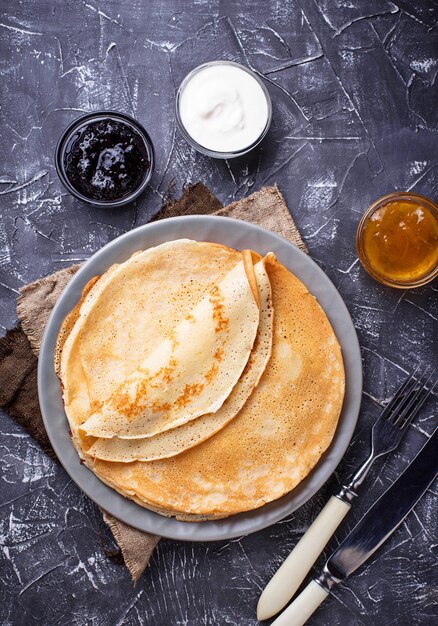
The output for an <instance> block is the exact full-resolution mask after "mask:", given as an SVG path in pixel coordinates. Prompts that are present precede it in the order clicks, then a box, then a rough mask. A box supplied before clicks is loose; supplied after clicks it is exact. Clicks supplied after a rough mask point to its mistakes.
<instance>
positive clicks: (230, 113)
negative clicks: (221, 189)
mask: <svg viewBox="0 0 438 626" xmlns="http://www.w3.org/2000/svg"><path fill="white" fill-rule="evenodd" d="M177 112H178V114H179V122H180V124H181V126H182V130H183V132H184V131H185V133H184V134H185V135H186V138H187V139H188V140H189V141H190V140H192V143H193V145H195V147H197V148H198V149H201V148H204V149H205V150H202V149H201V152H205V153H206V154H211V155H212V156H219V157H221V156H222V157H230V156H237V155H238V154H243V153H245V152H247V151H248V150H249V149H250V148H252V147H254V145H256V144H257V143H258V142H259V141H261V139H262V138H263V137H264V135H265V134H266V132H267V130H268V128H269V124H270V118H271V102H270V99H269V95H268V92H267V91H266V88H265V87H264V85H263V83H262V82H261V81H260V80H259V79H258V77H257V76H256V75H255V74H254V73H253V72H251V71H250V70H247V69H246V68H244V67H243V66H241V65H238V64H237V63H229V62H226V61H215V62H214V63H207V64H206V65H201V66H200V67H198V68H196V69H195V70H193V72H191V73H190V74H189V75H188V76H187V77H186V79H185V80H184V81H183V83H182V85H181V87H180V91H179V94H178V97H177ZM196 144H197V145H196Z"/></svg>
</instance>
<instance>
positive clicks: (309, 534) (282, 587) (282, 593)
mask: <svg viewBox="0 0 438 626" xmlns="http://www.w3.org/2000/svg"><path fill="white" fill-rule="evenodd" d="M350 507H351V505H350V504H348V503H347V502H344V500H341V499H340V498H337V497H336V496H332V497H331V498H330V500H329V501H328V502H327V504H326V505H325V507H324V508H323V509H322V511H321V513H320V514H319V515H318V517H317V518H316V519H315V521H314V522H313V523H312V524H311V526H309V528H308V529H307V531H306V532H305V533H304V535H303V536H302V537H301V539H300V540H299V542H298V543H297V544H296V546H295V548H294V549H293V550H292V552H291V553H290V554H289V556H288V557H287V558H286V560H285V561H284V563H283V564H282V565H281V566H280V567H279V569H278V570H277V571H276V573H275V574H274V576H273V577H272V578H271V580H270V581H269V583H268V584H267V585H266V587H265V589H264V591H263V592H262V595H261V596H260V598H259V601H258V604H257V619H259V620H264V619H268V618H269V617H272V616H273V615H275V614H276V613H278V612H279V611H281V609H282V608H283V607H284V606H286V604H287V603H288V602H289V600H290V599H291V598H292V596H293V595H294V593H295V592H296V590H297V589H298V587H299V586H300V585H301V583H302V582H303V580H304V578H305V577H306V575H307V573H308V572H309V570H310V568H311V567H312V565H313V564H314V563H315V561H316V559H317V558H318V556H319V555H320V554H321V552H322V551H323V549H324V548H325V546H326V544H327V543H328V541H329V539H330V537H331V536H332V535H333V533H334V532H335V530H336V528H337V527H338V526H339V524H340V523H341V522H342V520H343V519H344V517H345V516H346V515H347V513H348V511H349V510H350Z"/></svg>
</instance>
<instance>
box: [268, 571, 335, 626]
mask: <svg viewBox="0 0 438 626" xmlns="http://www.w3.org/2000/svg"><path fill="white" fill-rule="evenodd" d="M327 596H328V591H326V590H325V589H323V588H322V587H321V585H319V584H318V583H317V582H316V580H311V581H310V583H309V584H308V585H307V587H306V588H305V589H304V591H302V592H301V593H300V595H299V596H298V597H297V599H296V600H294V601H293V602H292V604H291V605H290V606H288V607H287V609H286V610H285V611H283V613H282V614H281V615H279V616H278V617H277V619H276V620H274V622H272V624H271V626H303V624H305V623H306V622H307V620H308V619H309V617H310V616H311V615H312V613H314V611H316V609H317V608H318V607H319V605H320V604H321V603H322V602H324V600H325V599H326V598H327Z"/></svg>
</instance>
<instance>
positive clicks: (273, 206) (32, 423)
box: [0, 183, 307, 583]
mask: <svg viewBox="0 0 438 626" xmlns="http://www.w3.org/2000/svg"><path fill="white" fill-rule="evenodd" d="M193 214H197V215H225V216H227V217H232V218H237V219H241V220H246V221H248V222H252V223H253V224H258V225H260V226H263V227H264V228H267V229H269V230H272V231H273V232H276V233H278V234H279V235H281V236H282V237H284V238H285V239H288V240H289V241H291V242H292V243H294V244H295V245H297V246H298V247H299V248H301V249H302V250H304V251H305V252H307V249H306V247H305V244H304V243H303V241H302V239H301V237H300V234H299V232H298V230H297V228H296V226H295V224H294V222H293V220H292V218H291V216H290V214H289V211H288V209H287V206H286V204H285V201H284V198H283V196H282V195H281V193H280V191H279V189H278V187H277V186H275V187H263V189H261V190H260V191H258V192H256V193H253V194H252V195H251V196H249V197H248V198H244V199H243V200H239V201H237V202H234V203H233V204H230V205H228V206H226V207H222V205H221V203H220V202H219V200H218V199H217V198H216V197H215V196H214V195H213V194H212V193H211V192H210V191H209V190H208V189H207V188H206V187H205V186H204V185H202V184H201V183H197V184H196V185H193V186H191V187H188V188H187V189H186V190H185V192H184V194H183V196H182V197H181V198H180V199H179V200H171V201H169V202H167V204H166V205H165V206H164V207H163V208H162V209H161V210H160V212H159V213H158V215H157V216H156V217H155V218H154V219H155V220H156V219H163V218H166V217H173V216H176V215H193ZM79 267H80V266H79V265H74V266H73V267H69V268H67V269H63V270H60V271H59V272H56V273H55V274H51V275H50V276H47V277H45V278H40V279H39V280H37V281H35V282H34V283H31V284H30V285H26V286H25V287H23V288H22V289H21V290H20V291H21V292H20V295H19V297H18V298H17V314H18V319H19V321H20V325H19V326H17V327H16V328H14V329H12V330H9V331H8V332H7V333H6V335H5V336H4V337H3V338H1V339H0V406H1V407H2V408H3V409H4V410H5V411H6V413H7V414H8V415H9V416H10V417H12V418H13V419H14V420H16V421H17V422H18V423H19V424H21V425H22V426H24V428H26V429H27V430H28V431H29V433H30V434H31V435H32V436H33V437H34V438H35V439H36V440H37V441H38V443H39V444H40V445H41V447H42V448H43V450H44V451H45V452H46V453H47V454H49V455H50V456H51V457H52V458H54V459H56V456H55V453H54V452H53V450H52V447H51V445H50V441H49V439H48V437H47V434H46V431H45V429H44V424H43V421H42V417H41V413H40V409H39V404H38V392H37V364H38V358H37V357H38V353H39V349H40V344H41V339H42V336H43V333H44V329H45V327H46V323H47V320H48V318H49V315H50V313H51V311H52V309H53V306H54V305H55V302H56V300H57V299H58V297H59V295H60V294H61V292H62V290H63V289H64V287H65V286H66V285H67V283H68V281H69V280H70V278H71V277H72V276H73V274H75V272H77V270H78V269H79ZM103 519H104V520H105V522H106V523H107V524H108V526H109V528H110V529H111V531H112V533H113V535H114V538H115V540H116V542H117V544H118V546H119V548H120V550H121V554H122V556H123V559H124V561H125V564H126V566H127V568H128V570H129V572H130V574H131V576H132V579H133V581H134V583H135V582H137V580H138V579H139V577H140V576H141V574H142V572H143V571H144V569H145V567H146V565H147V564H148V562H149V559H150V557H151V554H152V552H153V550H154V548H155V546H156V544H157V543H158V541H159V539H160V537H158V536H157V535H151V534H148V533H145V532H142V531H139V530H137V529H135V528H132V527H131V526H128V525H127V524H124V523H123V522H121V521H120V520H118V519H116V518H115V517H113V516H112V515H109V513H107V512H106V511H103Z"/></svg>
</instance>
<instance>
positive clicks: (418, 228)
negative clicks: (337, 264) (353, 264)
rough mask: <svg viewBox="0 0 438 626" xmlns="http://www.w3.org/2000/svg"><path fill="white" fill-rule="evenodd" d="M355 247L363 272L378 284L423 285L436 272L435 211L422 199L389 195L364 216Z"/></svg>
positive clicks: (437, 223)
mask: <svg viewBox="0 0 438 626" xmlns="http://www.w3.org/2000/svg"><path fill="white" fill-rule="evenodd" d="M357 248H358V253H359V258H360V260H361V262H362V264H363V265H364V267H365V269H366V270H367V271H368V272H369V273H370V274H371V275H372V276H373V277H374V278H376V279H377V280H380V282H383V283H385V284H389V285H392V286H396V287H410V286H418V285H419V284H424V283H425V282H428V280H429V279H432V278H433V276H435V275H436V274H437V271H438V209H437V207H436V206H435V205H434V204H432V203H431V202H430V201H428V200H427V199H426V198H423V197H422V196H417V195H414V194H408V193H400V194H389V196H385V197H384V198H381V199H380V200H378V201H377V202H376V203H374V204H373V205H372V206H371V207H370V208H369V209H368V211H367V212H366V214H365V215H364V216H363V218H362V221H361V223H360V225H359V228H358V234H357Z"/></svg>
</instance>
